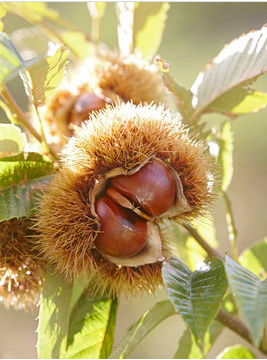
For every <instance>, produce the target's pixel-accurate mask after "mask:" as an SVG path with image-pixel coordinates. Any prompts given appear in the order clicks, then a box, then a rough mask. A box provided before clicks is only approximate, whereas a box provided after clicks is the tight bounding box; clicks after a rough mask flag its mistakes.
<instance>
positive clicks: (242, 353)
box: [217, 345, 257, 359]
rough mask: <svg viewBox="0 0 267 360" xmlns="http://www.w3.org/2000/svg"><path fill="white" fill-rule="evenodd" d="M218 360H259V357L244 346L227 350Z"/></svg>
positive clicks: (235, 346)
mask: <svg viewBox="0 0 267 360" xmlns="http://www.w3.org/2000/svg"><path fill="white" fill-rule="evenodd" d="M217 359H257V357H256V356H255V355H254V354H253V353H252V352H251V351H250V350H249V349H248V348H247V347H245V346H244V345H233V346H229V347H227V348H225V349H224V350H223V351H222V352H221V353H220V354H219V355H218V356H217Z"/></svg>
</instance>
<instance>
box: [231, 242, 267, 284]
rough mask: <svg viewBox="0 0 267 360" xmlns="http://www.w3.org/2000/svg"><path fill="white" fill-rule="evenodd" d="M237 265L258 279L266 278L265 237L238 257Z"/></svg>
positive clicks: (266, 250) (266, 243) (266, 251)
mask: <svg viewBox="0 0 267 360" xmlns="http://www.w3.org/2000/svg"><path fill="white" fill-rule="evenodd" d="M238 260H239V263H240V265H242V266H243V267H244V268H246V269H247V270H249V271H251V272H253V273H254V274H255V275H257V276H258V277H259V278H261V279H264V278H266V277H267V237H266V238H264V239H263V240H262V241H261V242H259V243H257V244H254V245H253V246H251V247H250V248H249V249H246V250H244V251H243V252H242V254H241V255H240V256H239V259H238Z"/></svg>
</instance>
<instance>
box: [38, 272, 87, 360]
mask: <svg viewBox="0 0 267 360" xmlns="http://www.w3.org/2000/svg"><path fill="white" fill-rule="evenodd" d="M85 286H86V283H85V282H82V281H81V279H79V280H78V279H77V281H76V282H74V283H72V282H66V280H65V278H64V275H60V274H57V275H56V274H55V270H54V268H51V267H50V268H48V270H47V273H46V278H45V283H44V289H43V293H42V296H41V302H40V312H39V325H38V342H37V351H38V357H39V358H41V359H64V358H65V355H66V348H67V340H68V339H67V338H68V329H69V318H70V314H71V310H72V309H73V307H74V305H75V303H76V302H77V301H78V299H79V298H80V296H81V294H82V292H83V290H84V287H85Z"/></svg>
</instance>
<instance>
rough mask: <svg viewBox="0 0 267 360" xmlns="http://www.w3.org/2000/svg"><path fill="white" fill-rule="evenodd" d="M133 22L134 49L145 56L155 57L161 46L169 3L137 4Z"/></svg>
mask: <svg viewBox="0 0 267 360" xmlns="http://www.w3.org/2000/svg"><path fill="white" fill-rule="evenodd" d="M134 4H135V6H134V22H133V48H134V49H138V50H140V51H141V52H142V54H143V55H144V56H147V55H155V54H156V52H157V51H158V48H159V46H160V43H161V40H162V35H163V31H164V28H165V22H166V20H167V12H168V10H169V7H170V5H169V3H167V2H151V3H148V2H135V3H134Z"/></svg>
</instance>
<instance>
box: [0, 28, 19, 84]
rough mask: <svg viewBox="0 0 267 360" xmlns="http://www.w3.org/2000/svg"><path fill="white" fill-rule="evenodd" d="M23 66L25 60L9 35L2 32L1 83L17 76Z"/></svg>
mask: <svg viewBox="0 0 267 360" xmlns="http://www.w3.org/2000/svg"><path fill="white" fill-rule="evenodd" d="M23 66H24V63H23V60H22V58H21V57H20V55H19V53H18V52H17V50H16V48H15V47H14V45H13V44H12V42H11V40H10V39H9V36H8V35H7V34H4V33H0V84H1V83H3V82H6V81H9V80H11V79H12V78H13V77H15V76H16V75H17V74H18V73H19V71H20V70H21V69H22V68H23Z"/></svg>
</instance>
